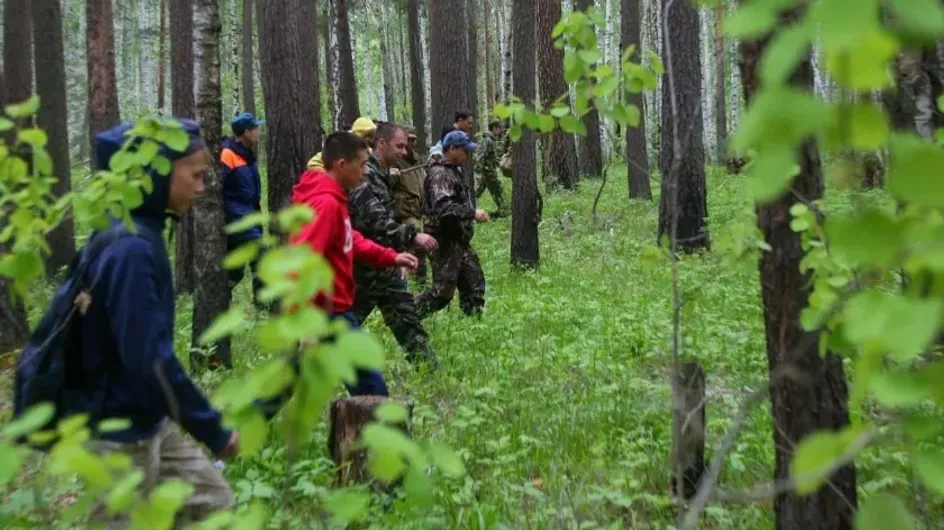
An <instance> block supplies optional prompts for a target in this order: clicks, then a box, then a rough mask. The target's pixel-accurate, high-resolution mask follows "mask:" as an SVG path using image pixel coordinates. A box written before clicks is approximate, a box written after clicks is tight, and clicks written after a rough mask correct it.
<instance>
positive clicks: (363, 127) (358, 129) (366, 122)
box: [308, 116, 377, 169]
mask: <svg viewBox="0 0 944 530" xmlns="http://www.w3.org/2000/svg"><path fill="white" fill-rule="evenodd" d="M376 130H377V124H375V123H374V122H373V120H371V119H370V118H368V117H366V116H361V117H360V118H357V119H356V120H354V125H352V126H351V130H350V131H348V132H352V133H354V134H356V135H358V136H360V137H361V138H363V139H365V140H367V143H368V144H371V145H373V143H374V142H373V140H374V131H376ZM324 168H325V167H324V162H322V161H321V151H319V152H318V154H316V155H315V156H313V157H311V160H309V161H308V169H324Z"/></svg>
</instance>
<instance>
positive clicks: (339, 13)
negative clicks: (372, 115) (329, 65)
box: [330, 0, 361, 130]
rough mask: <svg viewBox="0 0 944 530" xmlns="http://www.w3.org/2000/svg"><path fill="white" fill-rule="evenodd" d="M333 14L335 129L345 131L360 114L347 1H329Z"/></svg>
mask: <svg viewBox="0 0 944 530" xmlns="http://www.w3.org/2000/svg"><path fill="white" fill-rule="evenodd" d="M330 1H331V4H332V7H333V8H334V9H333V11H334V12H333V14H334V36H335V39H337V47H336V50H337V68H338V78H339V79H338V81H339V83H338V85H337V90H338V92H337V93H336V95H335V99H336V100H337V101H336V102H335V104H337V105H338V107H339V108H338V111H339V112H338V116H337V118H336V121H335V127H336V128H337V129H338V130H341V129H345V130H346V129H347V128H349V127H350V126H351V124H352V123H354V120H356V119H357V118H358V117H359V116H360V114H361V110H360V106H359V103H358V100H357V77H356V76H355V75H354V55H353V53H354V51H353V47H352V46H351V24H350V22H349V21H348V14H347V10H348V5H347V4H348V3H347V0H330Z"/></svg>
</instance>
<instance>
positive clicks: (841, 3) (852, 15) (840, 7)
mask: <svg viewBox="0 0 944 530" xmlns="http://www.w3.org/2000/svg"><path fill="white" fill-rule="evenodd" d="M810 17H811V21H813V22H814V23H816V22H818V23H819V24H818V26H820V28H821V39H822V42H823V46H824V47H825V48H830V49H847V48H850V47H854V46H855V45H856V43H857V42H859V39H861V38H862V36H863V35H864V34H866V33H868V32H870V31H872V30H873V29H875V28H877V27H878V24H879V19H878V0H824V1H821V2H815V3H814V4H813V5H812V8H811V10H810Z"/></svg>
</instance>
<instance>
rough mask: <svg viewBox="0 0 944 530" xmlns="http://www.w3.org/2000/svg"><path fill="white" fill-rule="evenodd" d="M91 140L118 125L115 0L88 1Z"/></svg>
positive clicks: (87, 41)
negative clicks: (113, 8) (113, 12)
mask: <svg viewBox="0 0 944 530" xmlns="http://www.w3.org/2000/svg"><path fill="white" fill-rule="evenodd" d="M85 17H86V20H87V31H88V33H87V37H86V60H87V61H88V87H89V88H88V94H89V97H88V105H89V113H88V114H89V134H90V137H89V140H90V142H91V143H94V140H95V135H96V134H98V133H100V132H102V131H104V130H106V129H108V128H110V127H114V126H115V125H118V124H119V123H120V122H121V116H120V115H119V113H118V84H117V80H116V78H115V37H114V25H113V23H112V18H113V15H112V4H111V0H87V2H86V3H85Z"/></svg>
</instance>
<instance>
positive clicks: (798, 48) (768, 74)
mask: <svg viewBox="0 0 944 530" xmlns="http://www.w3.org/2000/svg"><path fill="white" fill-rule="evenodd" d="M810 28H811V26H810V25H808V24H804V25H798V26H791V27H789V28H787V29H785V30H783V31H780V32H778V33H777V34H776V35H775V36H774V38H773V39H772V40H771V41H770V45H769V46H768V47H767V50H766V51H765V52H764V57H763V58H762V59H761V63H760V78H761V83H762V84H763V86H771V85H779V84H781V83H783V82H785V81H786V80H787V79H788V78H789V77H790V74H792V73H793V71H794V70H795V69H796V67H797V65H798V64H800V61H801V60H802V59H803V58H804V57H806V55H807V52H808V49H809V46H810V41H811V40H812V38H813V35H814V33H813V31H811V29H810Z"/></svg>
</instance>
